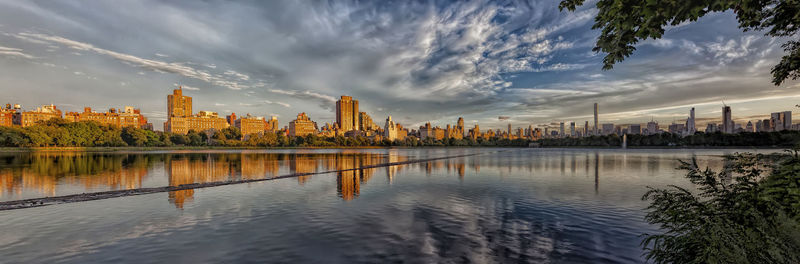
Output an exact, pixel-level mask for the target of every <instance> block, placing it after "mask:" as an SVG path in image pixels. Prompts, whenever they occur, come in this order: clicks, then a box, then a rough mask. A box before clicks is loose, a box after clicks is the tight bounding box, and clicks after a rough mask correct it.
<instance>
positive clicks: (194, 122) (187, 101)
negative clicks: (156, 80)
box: [164, 87, 230, 134]
mask: <svg viewBox="0 0 800 264" xmlns="http://www.w3.org/2000/svg"><path fill="white" fill-rule="evenodd" d="M229 126H230V123H228V120H226V119H225V118H222V117H219V114H217V113H216V112H211V111H200V112H198V113H197V115H193V114H192V98H191V97H189V96H185V95H183V89H182V88H181V87H178V89H175V90H173V91H172V94H170V95H167V122H164V131H166V132H170V133H176V134H186V133H188V132H189V130H194V131H198V132H200V131H208V130H222V129H225V128H227V127H229Z"/></svg>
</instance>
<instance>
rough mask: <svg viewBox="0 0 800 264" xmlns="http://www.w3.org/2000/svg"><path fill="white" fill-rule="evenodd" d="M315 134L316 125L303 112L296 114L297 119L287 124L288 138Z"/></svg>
mask: <svg viewBox="0 0 800 264" xmlns="http://www.w3.org/2000/svg"><path fill="white" fill-rule="evenodd" d="M316 133H317V124H315V123H314V121H311V118H308V115H306V113H305V112H303V113H299V114H297V118H296V119H295V120H292V122H289V136H292V137H298V136H305V135H308V134H316Z"/></svg>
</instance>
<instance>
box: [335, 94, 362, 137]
mask: <svg viewBox="0 0 800 264" xmlns="http://www.w3.org/2000/svg"><path fill="white" fill-rule="evenodd" d="M358 114H359V112H358V100H353V97H350V96H344V95H342V98H340V99H339V101H336V123H337V124H338V125H339V128H340V129H341V130H342V131H344V132H347V131H350V130H360V129H359V116H358Z"/></svg>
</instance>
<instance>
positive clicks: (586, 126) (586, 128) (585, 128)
mask: <svg viewBox="0 0 800 264" xmlns="http://www.w3.org/2000/svg"><path fill="white" fill-rule="evenodd" d="M583 136H584V137H588V136H589V120H586V123H584V124H583Z"/></svg>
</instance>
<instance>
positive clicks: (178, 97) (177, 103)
mask: <svg viewBox="0 0 800 264" xmlns="http://www.w3.org/2000/svg"><path fill="white" fill-rule="evenodd" d="M191 115H192V98H191V97H188V96H184V95H183V87H180V86H179V87H178V89H175V90H173V91H172V94H170V95H167V118H169V117H187V116H191Z"/></svg>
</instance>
